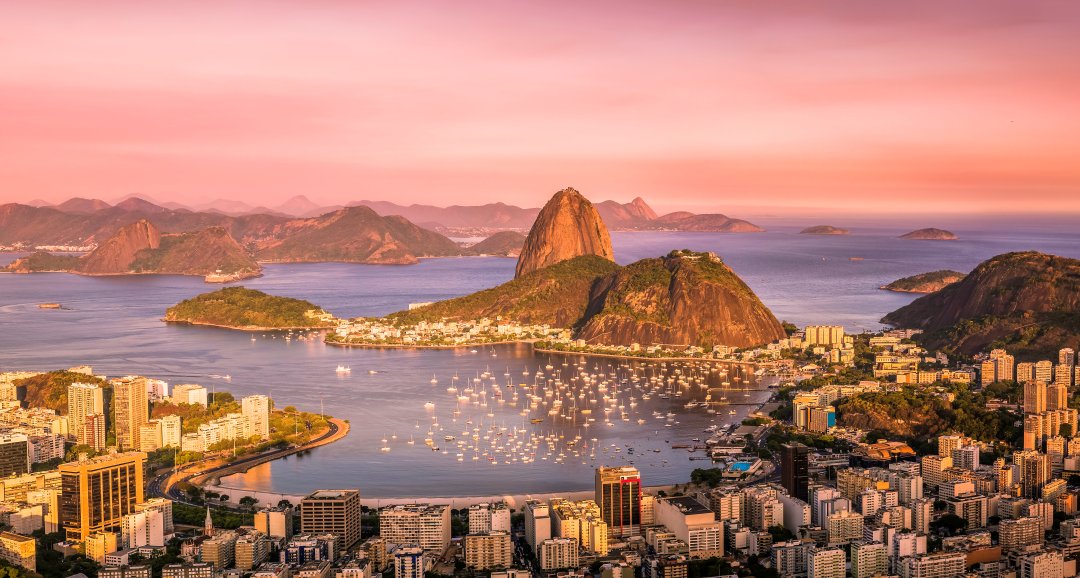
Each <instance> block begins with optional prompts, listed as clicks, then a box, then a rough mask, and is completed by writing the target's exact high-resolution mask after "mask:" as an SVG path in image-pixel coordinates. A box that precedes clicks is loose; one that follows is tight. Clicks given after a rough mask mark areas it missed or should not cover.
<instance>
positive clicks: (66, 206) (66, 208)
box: [53, 197, 112, 215]
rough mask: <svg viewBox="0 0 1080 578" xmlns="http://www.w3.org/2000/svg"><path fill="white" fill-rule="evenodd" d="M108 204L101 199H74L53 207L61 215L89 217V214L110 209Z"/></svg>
mask: <svg viewBox="0 0 1080 578" xmlns="http://www.w3.org/2000/svg"><path fill="white" fill-rule="evenodd" d="M111 206H112V205H110V204H109V203H106V202H105V201H103V200H101V199H84V198H82V197H74V198H71V199H68V200H66V201H64V202H63V203H60V204H59V205H56V206H55V207H53V208H54V209H56V210H57V211H60V212H62V213H71V214H74V215H89V214H90V213H96V212H98V211H100V210H102V209H108V208H109V207H111Z"/></svg>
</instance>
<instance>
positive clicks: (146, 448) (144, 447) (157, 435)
mask: <svg viewBox="0 0 1080 578" xmlns="http://www.w3.org/2000/svg"><path fill="white" fill-rule="evenodd" d="M161 448H162V445H161V420H159V419H152V420H150V421H148V422H146V423H144V424H142V425H141V426H139V451H140V452H146V453H149V452H153V451H157V450H159V449H161Z"/></svg>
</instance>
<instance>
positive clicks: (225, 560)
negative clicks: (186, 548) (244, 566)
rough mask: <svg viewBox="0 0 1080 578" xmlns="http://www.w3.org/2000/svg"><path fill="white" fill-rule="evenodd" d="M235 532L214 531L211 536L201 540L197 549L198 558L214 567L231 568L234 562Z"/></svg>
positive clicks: (219, 568) (220, 568)
mask: <svg viewBox="0 0 1080 578" xmlns="http://www.w3.org/2000/svg"><path fill="white" fill-rule="evenodd" d="M238 537H239V536H237V534H236V532H231V531H226V532H215V533H214V535H213V536H212V537H210V538H209V539H207V540H203V542H202V547H201V550H200V551H199V560H200V561H201V562H205V563H207V564H212V565H213V566H214V568H215V569H218V570H223V569H225V568H231V567H232V566H233V565H234V564H235V563H236V539H237V538H238Z"/></svg>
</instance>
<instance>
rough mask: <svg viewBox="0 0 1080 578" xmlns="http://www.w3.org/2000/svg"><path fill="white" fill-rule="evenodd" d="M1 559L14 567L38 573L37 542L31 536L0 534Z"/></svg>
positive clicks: (10, 533) (9, 533)
mask: <svg viewBox="0 0 1080 578" xmlns="http://www.w3.org/2000/svg"><path fill="white" fill-rule="evenodd" d="M0 558H2V559H4V560H6V561H7V562H8V563H10V564H11V565H13V566H20V567H22V568H26V569H27V570H29V571H31V572H37V541H36V540H34V538H31V537H30V536H23V535H20V534H15V533H12V532H0Z"/></svg>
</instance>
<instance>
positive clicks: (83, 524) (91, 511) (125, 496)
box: [58, 452, 146, 540]
mask: <svg viewBox="0 0 1080 578" xmlns="http://www.w3.org/2000/svg"><path fill="white" fill-rule="evenodd" d="M145 463H146V454H144V453H142V452H129V453H120V454H109V455H104V456H98V457H96V458H90V459H85V460H80V461H76V462H69V463H66V464H60V467H59V468H58V469H59V471H60V477H61V496H60V519H61V520H63V526H64V531H65V532H66V534H67V538H68V539H69V540H84V539H86V538H87V537H89V536H90V535H91V534H94V533H99V532H119V530H120V526H121V523H122V522H123V518H124V516H126V515H128V514H132V513H134V512H135V506H136V504H140V503H142V502H143V467H144V464H145Z"/></svg>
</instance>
